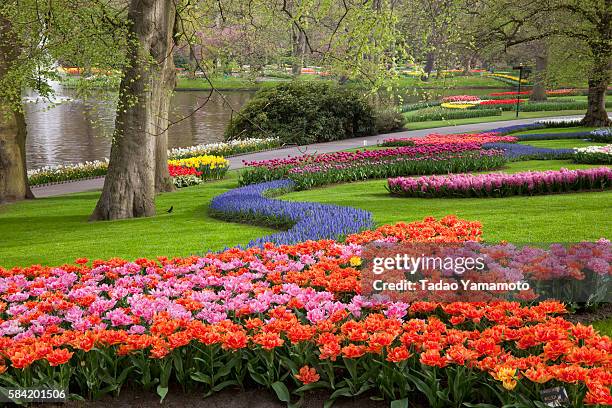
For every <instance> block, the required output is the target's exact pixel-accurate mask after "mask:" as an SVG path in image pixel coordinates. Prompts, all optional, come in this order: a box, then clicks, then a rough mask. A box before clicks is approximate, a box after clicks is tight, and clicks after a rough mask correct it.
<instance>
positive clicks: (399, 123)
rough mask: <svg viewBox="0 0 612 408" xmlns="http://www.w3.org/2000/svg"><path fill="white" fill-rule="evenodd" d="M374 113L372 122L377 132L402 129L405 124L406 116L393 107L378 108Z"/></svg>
mask: <svg viewBox="0 0 612 408" xmlns="http://www.w3.org/2000/svg"><path fill="white" fill-rule="evenodd" d="M375 115H376V117H375V122H374V124H375V127H376V132H377V133H389V132H392V131H394V130H398V129H402V128H403V127H404V125H405V124H406V117H405V116H404V115H403V114H402V113H401V112H399V111H398V110H397V109H396V108H394V107H384V108H378V109H376V112H375Z"/></svg>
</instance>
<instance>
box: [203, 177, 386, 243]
mask: <svg viewBox="0 0 612 408" xmlns="http://www.w3.org/2000/svg"><path fill="white" fill-rule="evenodd" d="M294 188H295V183H294V182H293V181H291V180H275V181H270V182H266V183H260V184H252V185H249V186H246V187H240V188H235V189H233V190H230V191H228V192H226V193H223V194H221V195H219V196H217V197H215V198H213V200H212V201H211V203H210V210H211V212H212V215H213V216H216V217H217V218H223V219H225V220H230V221H239V222H254V223H259V224H274V225H279V224H289V225H291V227H290V228H289V229H288V230H287V231H282V232H278V233H275V234H271V235H268V236H264V237H261V238H258V239H255V240H253V241H251V242H249V243H248V244H247V247H254V246H256V247H263V246H264V245H265V244H266V243H269V242H272V243H275V244H277V245H286V244H294V243H298V242H303V241H308V240H319V239H328V238H329V239H336V238H339V237H342V236H344V235H347V234H352V233H356V232H359V231H362V230H365V229H369V228H372V227H373V226H374V220H373V217H372V213H370V212H369V211H365V210H360V209H356V208H351V207H343V206H338V205H329V204H320V203H305V202H290V201H282V200H277V199H273V198H269V197H266V194H270V193H271V192H274V191H279V190H281V191H291V190H293V189H294Z"/></svg>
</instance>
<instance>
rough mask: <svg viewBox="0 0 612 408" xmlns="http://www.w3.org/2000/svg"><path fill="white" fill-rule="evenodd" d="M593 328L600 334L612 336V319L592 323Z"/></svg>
mask: <svg viewBox="0 0 612 408" xmlns="http://www.w3.org/2000/svg"><path fill="white" fill-rule="evenodd" d="M593 327H595V329H597V330H599V332H600V333H601V334H604V335H606V336H612V318H609V319H605V320H600V321H598V322H593Z"/></svg>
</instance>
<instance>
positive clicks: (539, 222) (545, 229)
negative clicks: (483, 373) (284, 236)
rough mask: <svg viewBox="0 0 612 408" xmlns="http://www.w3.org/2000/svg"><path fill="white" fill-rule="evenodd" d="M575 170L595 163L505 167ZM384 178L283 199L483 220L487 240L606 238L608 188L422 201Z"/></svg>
mask: <svg viewBox="0 0 612 408" xmlns="http://www.w3.org/2000/svg"><path fill="white" fill-rule="evenodd" d="M561 167H565V168H570V169H576V168H588V167H597V166H588V165H577V164H573V163H571V162H569V161H561V160H554V161H552V160H551V161H545V160H542V161H526V162H514V163H511V164H510V165H509V166H508V168H507V169H504V171H508V172H519V171H527V170H547V169H559V168H561ZM385 183H386V182H385V180H371V181H364V182H359V183H352V184H341V185H336V186H330V187H327V188H320V189H316V190H309V191H301V192H295V193H290V194H287V195H285V196H283V197H282V198H283V199H287V200H294V201H316V202H322V203H329V204H338V205H346V206H351V207H357V208H362V209H365V210H368V211H371V212H372V213H373V214H374V219H375V221H376V223H377V224H379V225H381V224H389V223H396V222H399V221H416V220H420V219H423V218H424V217H427V216H435V217H443V216H445V215H448V214H456V215H457V216H459V217H461V218H465V219H469V220H478V221H481V222H482V223H483V237H484V239H486V240H488V241H501V240H508V241H511V242H512V241H514V242H532V243H537V242H568V241H569V242H571V241H578V240H596V239H599V238H601V237H607V238H610V231H612V219H610V217H608V214H610V212H611V211H612V191H605V192H591V193H576V194H559V195H548V196H534V197H508V198H487V199H472V198H467V199H422V198H397V197H391V196H390V195H389V194H388V193H387V191H386V190H385Z"/></svg>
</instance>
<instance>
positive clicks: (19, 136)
mask: <svg viewBox="0 0 612 408" xmlns="http://www.w3.org/2000/svg"><path fill="white" fill-rule="evenodd" d="M20 53H21V46H20V45H19V42H18V41H17V38H16V36H15V34H14V33H13V31H12V27H11V23H10V22H9V21H8V20H7V19H6V18H5V17H4V16H2V15H0V77H4V76H5V75H6V74H7V73H8V72H9V71H10V70H11V69H12V68H13V64H14V63H15V62H16V60H17V58H18V57H19V54H20ZM14 85H15V86H16V87H17V88H16V89H14V90H13V91H14V92H13V94H14V95H16V96H15V98H17V100H10V101H6V100H5V101H0V203H1V202H7V201H17V200H23V199H25V198H34V195H33V194H32V191H31V190H30V186H29V185H28V174H27V166H26V136H27V129H26V124H25V117H24V114H23V112H22V111H21V106H20V104H21V101H20V100H19V98H20V97H21V89H20V85H19V84H14ZM8 94H11V93H10V92H9V93H8Z"/></svg>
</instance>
